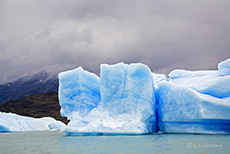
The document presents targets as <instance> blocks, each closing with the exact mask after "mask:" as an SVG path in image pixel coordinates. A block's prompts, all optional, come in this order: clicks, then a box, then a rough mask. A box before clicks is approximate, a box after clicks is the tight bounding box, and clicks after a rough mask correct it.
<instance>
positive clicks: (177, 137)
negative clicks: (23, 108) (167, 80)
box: [0, 131, 230, 154]
mask: <svg viewBox="0 0 230 154" xmlns="http://www.w3.org/2000/svg"><path fill="white" fill-rule="evenodd" d="M0 143H1V144H0V153H4V154H5V153H18V154H25V153H31V154H33V153H37V154H39V153H44V154H45V153H60V154H64V153H85V154H88V153H93V154H96V153H100V154H101V153H108V154H110V153H111V154H114V153H124V154H128V153H130V154H133V153H134V154H135V153H137V154H139V153H143V154H147V153H229V151H230V135H186V134H154V135H142V136H66V135H65V134H64V133H60V132H58V131H54V132H49V131H38V132H20V133H2V134H0Z"/></svg>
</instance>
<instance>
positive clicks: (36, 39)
mask: <svg viewBox="0 0 230 154" xmlns="http://www.w3.org/2000/svg"><path fill="white" fill-rule="evenodd" d="M227 58H230V1H229V0H174V1H173V0H20V1H18V0H0V73H1V75H0V84H4V83H7V82H10V81H13V80H16V79H17V78H19V77H22V76H26V75H29V74H33V73H36V72H39V71H42V70H45V71H47V72H50V73H57V72H60V71H64V70H68V69H73V68H76V67H78V66H82V67H83V68H84V69H86V70H88V71H90V72H94V73H97V74H99V70H100V64H101V63H107V64H115V63H118V62H125V63H128V64H129V63H139V62H141V63H144V64H146V65H148V66H149V67H150V69H151V70H152V72H155V73H164V74H166V75H167V74H168V73H169V72H170V71H172V70H173V69H176V68H177V69H187V70H206V69H217V64H218V63H219V62H220V61H223V60H225V59H227Z"/></svg>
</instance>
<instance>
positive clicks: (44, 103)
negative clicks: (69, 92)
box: [0, 92, 68, 124]
mask: <svg viewBox="0 0 230 154" xmlns="http://www.w3.org/2000/svg"><path fill="white" fill-rule="evenodd" d="M60 109H61V107H60V105H59V102H58V93H57V92H48V93H42V94H34V95H30V96H27V97H24V98H21V99H18V100H14V101H9V102H6V103H4V104H0V111H2V112H7V113H8V112H11V113H16V114H19V115H23V116H29V117H35V118H42V117H53V118H54V119H56V120H60V121H62V122H64V123H65V124H67V123H68V120H67V119H66V118H63V117H61V115H60Z"/></svg>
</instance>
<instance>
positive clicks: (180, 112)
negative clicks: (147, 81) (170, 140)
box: [156, 70, 230, 134]
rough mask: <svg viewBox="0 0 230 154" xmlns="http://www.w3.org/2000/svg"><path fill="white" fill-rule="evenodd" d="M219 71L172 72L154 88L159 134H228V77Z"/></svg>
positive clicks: (229, 120)
mask: <svg viewBox="0 0 230 154" xmlns="http://www.w3.org/2000/svg"><path fill="white" fill-rule="evenodd" d="M219 71H220V70H219ZM219 71H185V70H174V71H172V72H171V73H170V74H169V79H167V80H164V81H162V82H160V83H159V84H158V89H157V90H156V91H157V96H158V97H157V99H158V119H159V122H158V125H159V129H160V130H161V131H162V132H166V133H218V134H225V133H230V75H223V73H220V72H219ZM225 72H226V71H225ZM220 74H221V75H220Z"/></svg>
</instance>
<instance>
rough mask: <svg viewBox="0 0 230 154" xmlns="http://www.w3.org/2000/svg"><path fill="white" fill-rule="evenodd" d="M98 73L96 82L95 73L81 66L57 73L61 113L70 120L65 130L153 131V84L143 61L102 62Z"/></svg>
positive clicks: (98, 132)
mask: <svg viewBox="0 0 230 154" xmlns="http://www.w3.org/2000/svg"><path fill="white" fill-rule="evenodd" d="M100 77H101V78H100V83H99V77H97V76H96V75H95V74H91V73H88V72H87V71H84V70H83V69H82V68H77V69H75V70H72V71H68V72H63V73H60V74H59V81H60V82H59V85H60V87H59V99H60V105H61V108H62V109H61V113H62V115H64V116H66V117H67V118H68V119H69V120H71V121H70V123H69V124H68V127H67V129H66V130H65V132H67V133H68V134H81V133H83V134H96V135H98V134H147V133H153V132H155V131H156V129H157V128H156V115H155V113H156V112H155V111H156V103H155V102H156V101H155V95H154V85H153V79H152V73H151V71H150V69H149V68H148V67H147V66H146V65H143V64H131V65H127V64H124V63H119V64H116V65H106V64H102V65H101V73H100ZM73 80H74V81H73ZM82 113H84V114H82Z"/></svg>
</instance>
